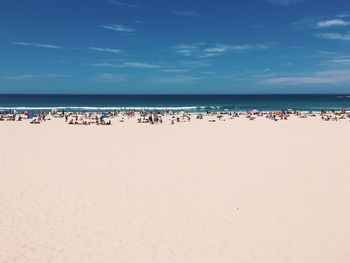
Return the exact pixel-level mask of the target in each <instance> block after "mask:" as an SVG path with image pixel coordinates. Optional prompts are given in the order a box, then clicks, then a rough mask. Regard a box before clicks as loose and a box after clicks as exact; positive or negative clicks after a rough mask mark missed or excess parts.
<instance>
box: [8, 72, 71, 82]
mask: <svg viewBox="0 0 350 263" xmlns="http://www.w3.org/2000/svg"><path fill="white" fill-rule="evenodd" d="M66 77H69V76H68V75H63V74H57V73H49V74H21V75H14V76H5V77H3V78H4V79H8V80H34V79H51V78H66Z"/></svg>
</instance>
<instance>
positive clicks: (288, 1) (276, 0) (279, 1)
mask: <svg viewBox="0 0 350 263" xmlns="http://www.w3.org/2000/svg"><path fill="white" fill-rule="evenodd" d="M266 1H268V2H271V3H273V4H276V5H284V6H288V5H294V4H298V3H301V2H304V1H306V0H266Z"/></svg>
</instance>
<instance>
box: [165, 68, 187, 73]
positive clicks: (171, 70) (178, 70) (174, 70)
mask: <svg viewBox="0 0 350 263" xmlns="http://www.w3.org/2000/svg"><path fill="white" fill-rule="evenodd" d="M188 71H189V70H188V69H163V70H162V72H164V73H184V72H188Z"/></svg>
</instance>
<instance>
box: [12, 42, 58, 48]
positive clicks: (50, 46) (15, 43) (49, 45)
mask: <svg viewBox="0 0 350 263" xmlns="http://www.w3.org/2000/svg"><path fill="white" fill-rule="evenodd" d="M12 44H13V45H18V46H30V47H39V48H51V49H61V48H62V47H60V46H57V45H51V44H39V43H29V42H12Z"/></svg>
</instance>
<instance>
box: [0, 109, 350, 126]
mask: <svg viewBox="0 0 350 263" xmlns="http://www.w3.org/2000/svg"><path fill="white" fill-rule="evenodd" d="M240 117H245V118H247V119H249V120H251V121H253V120H256V119H257V118H267V119H269V120H272V121H285V120H288V119H289V118H291V117H294V118H301V119H305V118H312V117H320V118H321V120H323V121H340V120H346V119H348V120H350V112H348V111H346V110H342V111H324V110H323V111H321V112H317V113H315V112H300V111H292V110H283V111H276V112H263V111H258V110H252V111H248V112H220V113H219V112H209V111H208V112H206V113H190V112H183V111H182V112H171V111H157V112H151V111H139V112H135V111H126V112H119V111H118V112H117V111H115V112H104V113H97V112H64V111H62V112H57V111H54V110H53V111H46V112H45V111H42V112H37V113H32V112H22V113H18V112H15V111H12V112H2V113H1V112H0V121H22V120H29V121H30V123H31V124H40V123H42V122H46V121H48V120H51V119H59V118H61V119H64V120H65V123H67V124H68V125H112V121H116V122H124V121H125V120H129V119H137V123H139V124H151V125H156V124H163V123H168V124H171V125H175V124H177V123H181V122H190V121H191V119H192V118H195V119H196V120H204V119H206V120H208V121H209V122H216V121H226V120H232V119H235V118H240Z"/></svg>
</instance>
